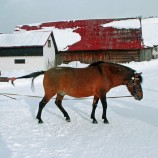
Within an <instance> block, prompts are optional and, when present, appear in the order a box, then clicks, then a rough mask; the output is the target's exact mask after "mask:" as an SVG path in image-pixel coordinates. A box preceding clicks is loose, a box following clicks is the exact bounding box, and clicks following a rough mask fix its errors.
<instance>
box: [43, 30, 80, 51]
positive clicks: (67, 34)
mask: <svg viewBox="0 0 158 158" xmlns="http://www.w3.org/2000/svg"><path fill="white" fill-rule="evenodd" d="M43 29H44V30H47V29H48V28H43ZM50 29H52V31H53V34H54V37H55V41H56V44H57V47H58V51H66V50H68V47H69V46H71V45H73V44H75V43H77V42H79V41H80V40H81V36H80V35H79V34H78V33H76V32H73V31H74V30H75V29H77V28H73V29H71V28H68V29H58V28H50Z"/></svg>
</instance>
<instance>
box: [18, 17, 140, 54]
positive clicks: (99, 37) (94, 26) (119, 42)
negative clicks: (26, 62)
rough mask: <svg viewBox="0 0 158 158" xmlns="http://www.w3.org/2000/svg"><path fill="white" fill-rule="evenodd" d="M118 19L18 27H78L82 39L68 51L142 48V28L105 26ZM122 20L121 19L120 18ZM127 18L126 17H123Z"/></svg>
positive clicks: (29, 28) (47, 23) (31, 28)
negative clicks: (104, 25)
mask: <svg viewBox="0 0 158 158" xmlns="http://www.w3.org/2000/svg"><path fill="white" fill-rule="evenodd" d="M115 20H118V19H100V20H75V21H60V22H46V23H41V24H40V25H38V26H36V25H34V26H33V25H32V24H31V26H29V25H23V26H17V28H20V29H24V30H27V31H30V30H38V29H42V28H44V27H55V28H58V29H66V28H77V29H75V30H74V32H76V33H79V34H80V36H81V40H80V41H79V42H77V43H75V44H73V45H71V46H70V47H69V49H68V51H72V50H73V51H75V50H136V49H141V48H142V44H141V43H142V34H141V29H140V28H135V29H134V28H128V29H125V28H114V27H103V26H102V24H106V23H109V22H112V21H115ZM119 20H121V19H119ZM123 20H125V19H123Z"/></svg>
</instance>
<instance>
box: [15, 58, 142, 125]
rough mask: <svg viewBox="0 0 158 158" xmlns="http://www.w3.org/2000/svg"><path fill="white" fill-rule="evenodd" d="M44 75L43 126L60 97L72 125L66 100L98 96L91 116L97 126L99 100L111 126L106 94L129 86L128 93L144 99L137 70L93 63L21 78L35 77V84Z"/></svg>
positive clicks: (38, 116)
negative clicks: (47, 109)
mask: <svg viewBox="0 0 158 158" xmlns="http://www.w3.org/2000/svg"><path fill="white" fill-rule="evenodd" d="M42 74H44V79H43V86H44V91H45V95H44V97H43V99H42V100H41V102H40V103H39V109H38V113H37V117H36V118H37V119H38V120H39V123H43V121H42V119H41V114H42V110H43V108H44V107H45V105H46V104H47V103H48V102H49V100H50V99H51V98H52V97H53V96H54V95H56V94H57V96H56V100H55V104H56V105H57V107H58V108H59V109H60V110H61V112H62V113H63V114H64V117H66V121H68V122H70V117H69V115H68V113H67V112H66V111H65V109H64V108H63V106H62V100H63V98H64V96H65V95H69V96H72V97H76V98H81V97H89V96H94V99H93V104H92V113H91V119H93V123H97V120H96V118H95V110H96V107H97V104H98V101H99V99H100V100H101V103H102V106H103V115H102V119H103V120H104V123H109V122H108V120H107V117H106V109H107V101H106V94H107V92H108V91H109V90H110V89H111V88H114V87H117V86H119V85H126V86H127V89H128V91H129V92H130V93H131V95H132V96H134V98H135V99H136V100H141V99H142V98H143V92H142V88H141V83H142V76H141V73H136V72H135V70H133V69H131V68H128V67H126V66H122V65H119V64H114V63H109V62H102V61H101V62H95V63H92V64H90V65H89V66H88V67H86V68H70V67H57V68H51V69H49V70H47V71H41V72H34V73H32V74H29V75H26V76H22V77H18V78H31V77H33V80H34V78H35V77H37V76H39V75H42ZM18 78H17V79H18ZM33 80H32V83H33Z"/></svg>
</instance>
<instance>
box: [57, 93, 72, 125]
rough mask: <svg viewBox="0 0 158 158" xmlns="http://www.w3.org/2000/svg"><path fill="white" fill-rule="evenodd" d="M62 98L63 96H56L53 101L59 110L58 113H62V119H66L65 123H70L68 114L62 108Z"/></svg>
mask: <svg viewBox="0 0 158 158" xmlns="http://www.w3.org/2000/svg"><path fill="white" fill-rule="evenodd" d="M63 97H64V96H61V95H60V94H57V97H56V100H55V104H56V105H57V107H58V108H59V109H60V111H61V112H62V113H63V115H64V117H66V121H67V122H70V121H71V120H70V117H69V115H68V113H67V112H66V110H65V109H64V108H63V106H62V100H63Z"/></svg>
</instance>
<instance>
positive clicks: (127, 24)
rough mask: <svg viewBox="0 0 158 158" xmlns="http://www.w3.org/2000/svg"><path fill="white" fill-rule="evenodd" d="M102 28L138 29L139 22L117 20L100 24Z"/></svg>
mask: <svg viewBox="0 0 158 158" xmlns="http://www.w3.org/2000/svg"><path fill="white" fill-rule="evenodd" d="M101 26H103V27H113V28H118V29H123V28H125V29H139V28H140V21H139V19H125V20H118V21H112V22H109V23H106V24H102V25H101Z"/></svg>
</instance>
